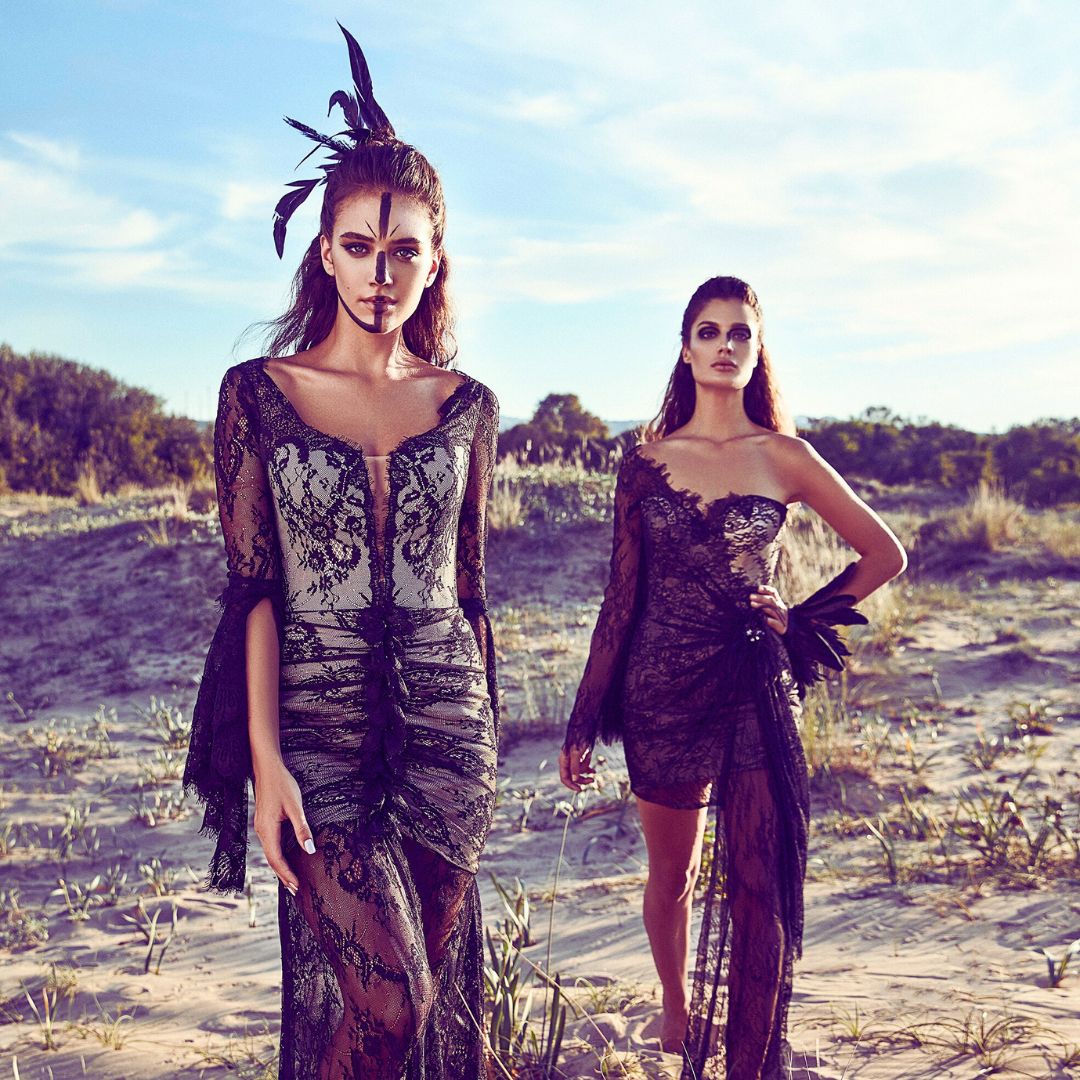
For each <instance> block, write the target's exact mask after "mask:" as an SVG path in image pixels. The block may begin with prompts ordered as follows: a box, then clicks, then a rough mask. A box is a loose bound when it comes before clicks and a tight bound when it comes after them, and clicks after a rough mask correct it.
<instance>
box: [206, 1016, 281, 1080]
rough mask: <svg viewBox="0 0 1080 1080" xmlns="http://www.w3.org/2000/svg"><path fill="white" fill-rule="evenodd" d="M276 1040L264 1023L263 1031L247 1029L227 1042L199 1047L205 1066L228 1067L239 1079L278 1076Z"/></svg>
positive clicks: (270, 1078)
mask: <svg viewBox="0 0 1080 1080" xmlns="http://www.w3.org/2000/svg"><path fill="white" fill-rule="evenodd" d="M275 1042H276V1040H275V1039H274V1038H273V1036H272V1035H271V1033H270V1030H269V1029H268V1028H267V1027H266V1026H265V1025H263V1027H262V1029H261V1031H259V1032H258V1033H254V1032H251V1031H245V1032H244V1034H243V1036H242V1037H241V1038H239V1039H229V1040H228V1041H227V1042H226V1043H225V1045H224V1046H221V1045H220V1044H219V1045H216V1046H215V1045H213V1044H210V1043H208V1044H207V1046H205V1047H203V1048H199V1049H196V1050H195V1053H196V1054H197V1055H198V1057H199V1060H200V1063H201V1065H202V1067H203V1068H204V1069H210V1068H215V1067H218V1068H225V1069H228V1070H229V1073H230V1074H231V1075H233V1076H235V1077H236V1080H275V1078H276V1077H277V1075H278V1055H277V1049H276V1047H275V1045H274V1044H275Z"/></svg>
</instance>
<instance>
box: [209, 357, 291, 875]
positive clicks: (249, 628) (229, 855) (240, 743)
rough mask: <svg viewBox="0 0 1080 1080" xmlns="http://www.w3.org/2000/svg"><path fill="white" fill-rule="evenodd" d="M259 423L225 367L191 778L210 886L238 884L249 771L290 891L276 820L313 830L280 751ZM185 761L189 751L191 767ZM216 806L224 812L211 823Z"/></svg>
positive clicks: (270, 524) (275, 599)
mask: <svg viewBox="0 0 1080 1080" xmlns="http://www.w3.org/2000/svg"><path fill="white" fill-rule="evenodd" d="M258 424H259V413H258V404H257V402H256V400H255V398H254V394H253V391H252V387H251V385H250V380H248V379H247V378H245V377H244V372H243V371H242V369H239V368H231V369H230V370H229V371H228V372H227V373H226V375H225V378H224V379H223V380H222V384H221V393H220V397H219V401H218V415H217V421H216V423H215V426H214V467H215V475H216V480H217V494H218V512H219V515H220V518H221V531H222V537H223V539H224V542H225V556H226V562H227V564H228V570H229V585H228V588H227V589H226V590H225V593H224V594H223V597H222V601H223V607H224V611H223V614H222V620H221V623H220V625H219V627H218V631H217V633H216V634H215V637H214V642H213V644H212V645H211V648H210V653H209V655H208V656H207V665H206V671H205V672H204V676H203V683H202V685H201V687H200V694H199V701H198V702H197V703H196V710H195V724H194V728H195V733H194V735H195V736H197V739H196V738H195V737H194V736H193V744H194V743H195V742H197V743H198V754H197V757H198V759H199V761H200V763H201V765H200V766H199V768H198V774H199V778H200V779H202V778H205V777H206V775H207V774H209V777H210V781H209V783H208V784H204V787H206V788H208V792H206V793H204V791H203V790H200V794H202V795H204V797H206V796H207V794H208V795H209V798H207V806H208V825H209V828H208V831H210V832H212V833H214V832H218V833H220V836H219V844H218V851H217V852H215V858H214V862H213V863H212V865H211V883H212V884H215V885H217V886H218V887H220V888H225V887H228V888H232V889H236V888H239V887H242V884H243V881H242V877H243V874H244V865H243V858H242V856H243V849H244V847H246V843H244V841H243V836H242V832H243V830H244V828H245V827H246V823H247V810H246V803H247V800H246V777H247V776H251V777H252V779H253V780H254V784H255V832H256V834H257V835H258V837H259V839H260V841H261V842H262V845H263V851H264V853H265V855H266V858H267V862H268V863H269V864H270V866H271V868H272V869H273V870H274V872H275V873H276V874H277V875H278V877H279V878H280V879H281V881H282V883H283V884H284V885H285V886H286V888H289V889H292V890H294V891H295V889H296V887H297V884H298V882H297V880H296V875H295V874H294V873H293V872H292V870H291V868H290V867H289V866H288V864H287V863H286V861H285V859H284V858H283V856H282V852H281V822H282V821H285V820H289V821H291V822H292V824H293V828H294V829H295V831H296V834H297V838H298V839H299V840H300V842H301V844H305V847H307V848H308V849H309V850H310V843H311V833H310V830H309V829H308V826H307V823H306V821H305V819H304V812H303V807H302V804H301V799H300V791H299V788H298V786H297V784H296V781H295V779H294V778H293V777H292V775H291V774H290V773H289V772H288V770H287V769H286V768H285V765H284V762H283V760H282V757H281V748H280V741H279V730H278V680H279V670H280V668H279V640H280V639H279V633H280V629H279V622H280V606H281V588H282V585H281V558H280V552H279V550H278V540H277V530H276V526H275V521H274V510H273V500H272V498H271V495H270V488H269V482H268V479H267V475H266V466H265V463H264V462H263V459H262V454H261V452H260V446H259V441H260V440H259V438H258ZM191 759H192V755H191V754H189V767H192V771H193V773H194V772H195V768H194V767H193V766H192V760H191ZM195 786H196V787H197V788H198V787H199V785H198V783H196V785H195ZM220 805H224V806H225V811H226V812H225V814H224V815H223V816H224V819H225V820H224V823H223V826H222V827H220V828H219V827H216V826H217V821H218V818H219V817H222V815H221V813H220V811H219V810H218V806H220ZM211 815H213V820H210V818H211ZM241 819H242V820H241ZM305 842H306V843H305Z"/></svg>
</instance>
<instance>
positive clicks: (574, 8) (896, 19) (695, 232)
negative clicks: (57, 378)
mask: <svg viewBox="0 0 1080 1080" xmlns="http://www.w3.org/2000/svg"><path fill="white" fill-rule="evenodd" d="M748 9H752V10H748ZM609 12H615V13H616V14H614V15H610V14H608V13H609ZM335 19H340V20H341V21H342V22H343V23H344V24H345V25H346V26H348V27H349V28H350V29H351V30H352V31H353V33H354V34H355V35H356V37H357V38H358V39H359V40H360V42H361V44H362V45H363V46H364V48H365V51H366V52H367V55H368V58H369V61H370V64H371V68H372V72H373V76H374V83H375V90H376V94H377V96H378V98H379V100H380V102H381V103H382V105H383V106H384V108H385V109H386V111H387V113H388V114H389V116H390V118H391V120H392V121H393V122H394V124H395V126H396V127H397V130H398V133H399V134H400V135H402V136H403V137H405V138H407V139H409V140H410V141H412V142H414V143H416V144H417V145H418V146H420V147H421V148H422V149H423V150H424V151H425V152H426V153H427V154H428V156H429V157H430V158H431V159H432V160H433V161H434V162H435V163H436V165H437V166H438V167H439V168H440V170H441V172H442V175H443V180H444V183H445V185H446V188H447V199H448V206H449V214H450V221H449V229H448V236H447V246H448V250H449V252H450V255H451V258H452V260H453V276H454V291H455V295H456V298H457V302H458V308H459V339H460V343H461V353H460V357H459V364H460V366H461V367H462V369H463V370H465V371H468V372H469V373H470V374H472V375H474V376H476V377H477V378H481V379H483V380H484V381H485V382H487V383H488V384H489V385H491V386H492V387H493V388H494V389H495V391H496V392H497V394H498V395H499V397H500V399H501V401H502V406H503V411H504V413H506V414H509V415H517V416H524V415H528V414H529V413H531V411H532V409H533V408H534V406H535V404H536V402H537V401H538V400H539V399H540V398H541V397H543V396H544V395H545V394H546V393H549V392H552V391H558V392H573V393H577V394H578V395H579V396H580V397H581V399H582V401H583V402H584V403H585V405H586V407H587V408H589V409H590V410H592V411H593V412H596V413H599V414H600V415H602V416H604V417H605V418H608V419H626V418H642V417H646V416H650V415H652V413H653V412H654V411H655V409H656V406H657V404H658V401H659V398H660V395H661V393H662V391H663V387H664V384H665V381H666V379H667V376H668V373H669V371H670V368H671V365H672V363H673V361H674V358H675V354H676V341H677V333H678V325H679V319H680V316H681V312H682V308H683V306H684V304H685V302H686V299H687V298H688V296H689V294H690V292H691V291H692V290H693V288H694V287H695V286H696V285H697V284H698V283H699V282H700V281H701V280H703V279H704V278H706V277H709V276H711V275H713V274H717V273H726V274H736V275H738V276H740V277H744V278H746V279H747V280H749V281H750V282H751V283H752V284H753V285H754V286H755V288H756V289H757V290H758V292H759V294H760V296H761V298H762V302H763V304H764V308H765V314H766V320H767V339H768V341H769V343H770V348H771V350H772V353H773V356H774V359H775V362H776V366H777V369H778V371H779V374H780V377H781V379H782V384H783V387H784V391H785V394H786V396H787V398H788V401H789V404H790V405H791V407H792V409H793V411H794V412H796V413H798V414H800V415H811V416H815V415H835V416H848V415H851V414H853V413H856V412H859V411H861V410H862V409H864V408H866V407H867V406H870V405H887V406H889V407H891V408H893V409H895V410H896V411H898V412H900V413H901V414H904V415H907V416H911V417H917V416H927V417H931V418H934V419H939V420H943V421H946V422H951V423H957V424H961V425H964V426H967V427H972V428H976V429H979V430H990V429H994V428H996V429H999V430H1000V429H1004V428H1006V427H1008V426H1009V425H1010V424H1013V423H1021V422H1025V421H1029V420H1032V419H1034V418H1036V417H1039V416H1048V415H1052V416H1067V415H1068V416H1071V415H1075V414H1077V413H1080V380H1078V376H1077V371H1078V369H1080V364H1078V359H1080V356H1078V353H1080V348H1078V346H1080V302H1078V298H1077V293H1078V291H1080V290H1078V287H1077V286H1078V284H1080V282H1078V276H1080V275H1078V271H1077V269H1076V267H1077V265H1078V264H1080V259H1078V257H1077V253H1078V252H1080V185H1078V183H1077V177H1078V176H1080V123H1078V121H1080V115H1078V114H1080V107H1078V106H1080V94H1078V88H1077V75H1076V70H1077V64H1076V57H1077V55H1080V14H1078V12H1077V8H1076V5H1075V2H1074V0H1059V2H1058V0H1054V2H1040V0H1023V2H1019V0H1018V2H1008V0H981V2H978V3H972V2H967V0H952V2H950V3H948V4H942V3H940V0H938V2H923V0H914V2H905V3H898V2H891V0H889V2H883V3H875V4H873V5H870V4H854V3H830V2H827V0H826V2H822V0H777V2H769V0H765V2H763V3H761V4H757V5H747V4H739V5H725V4H721V3H716V0H706V2H700V3H699V2H688V3H673V4H667V5H658V4H656V3H642V2H638V0H628V2H624V3H622V4H620V5H617V6H615V5H609V4H600V3H588V2H585V0H576V2H566V0H544V2H542V3H537V2H533V0H519V2H516V3H514V4H506V3H496V2H490V3H489V2H487V0H483V2H479V0H476V2H474V0H459V2H457V3H426V4H414V3H395V4H386V3H385V2H382V3H367V2H362V3H357V2H349V3H346V2H336V3H332V2H329V0H295V2H288V0H263V2H260V3H250V2H234V3H232V4H221V3H214V4H210V3H203V2H179V0H177V2H174V0H159V2H152V0H81V2H77V3H76V2H69V0H35V2H34V3H23V4H14V3H12V4H4V5H2V6H0V40H2V41H3V49H2V53H0V101H2V102H3V107H2V111H0V341H7V342H9V343H10V344H11V345H13V346H14V347H15V348H16V349H18V350H20V351H28V350H31V349H37V350H41V351H48V352H56V353H60V354H62V355H64V356H68V357H71V358H72V359H76V360H80V361H83V362H85V363H89V364H93V365H95V366H99V367H104V368H107V369H108V370H110V371H112V372H113V373H115V374H116V375H118V376H120V377H121V378H123V379H126V380H128V381H131V382H134V383H137V384H139V385H142V386H146V387H148V388H149V389H151V390H153V391H154V392H156V393H158V394H160V395H161V396H162V397H163V398H164V399H165V401H166V405H167V406H168V407H169V408H170V409H173V410H175V411H177V412H184V413H187V414H189V415H193V416H196V417H199V418H206V417H208V416H210V415H211V414H212V410H213V402H214V395H215V391H216V386H217V383H218V381H219V380H220V375H221V372H222V371H223V370H224V368H225V367H226V366H228V364H229V363H231V362H233V361H234V360H236V359H243V358H244V357H246V356H247V355H250V354H253V353H254V352H257V351H258V347H257V345H258V341H257V339H255V340H253V341H251V342H249V343H248V344H246V345H243V344H242V345H241V346H240V347H239V348H238V349H234V346H235V343H236V339H237V337H238V335H239V334H240V333H241V331H243V330H244V329H245V327H247V326H248V325H249V324H251V323H253V322H256V321H257V320H260V319H265V318H269V317H272V316H274V315H276V314H277V313H278V312H279V311H280V309H281V306H282V303H283V300H284V297H285V293H286V290H287V287H288V283H289V280H290V277H291V274H292V271H293V269H294V267H295V264H296V262H297V261H298V259H299V257H300V254H301V251H302V249H303V245H304V243H305V242H306V240H307V239H308V238H309V237H310V236H311V235H313V233H314V230H315V219H316V207H315V206H314V205H310V206H306V207H304V208H303V209H302V210H301V211H300V212H299V213H298V214H297V215H296V216H295V217H294V219H293V222H292V224H291V225H290V230H289V242H288V244H287V247H286V251H285V260H284V262H283V263H279V262H278V260H277V258H276V256H275V254H274V249H273V242H272V238H271V225H270V214H271V210H272V208H273V205H274V203H275V202H276V201H277V198H278V197H279V195H280V194H281V193H282V192H283V190H284V185H285V183H286V182H287V181H289V180H291V179H294V178H296V177H297V176H306V175H309V173H308V172H307V171H306V170H301V171H300V172H299V173H294V172H293V171H292V170H293V166H294V165H295V164H296V162H297V161H298V160H299V158H300V157H301V156H302V155H303V154H304V153H306V149H307V148H306V145H305V141H304V140H303V138H302V137H301V136H300V135H298V134H297V133H295V132H293V131H291V130H290V129H288V128H287V127H286V126H285V125H284V124H283V123H282V122H281V117H282V115H284V114H288V115H290V116H295V117H297V118H299V119H302V120H304V121H306V122H309V123H312V124H314V125H315V126H321V125H322V126H321V129H322V130H332V128H327V127H326V126H324V125H325V124H326V123H328V122H326V121H324V120H323V118H324V117H325V111H326V101H327V100H328V98H329V96H330V93H331V92H332V91H333V90H336V89H338V88H345V87H347V86H348V85H349V76H348V61H347V55H346V51H345V48H344V44H343V42H342V40H341V37H340V34H339V32H338V30H337V27H336V26H335V24H334V20H335ZM335 115H337V114H335ZM329 123H331V124H332V122H329ZM314 201H315V200H314V199H313V200H311V202H312V203H314Z"/></svg>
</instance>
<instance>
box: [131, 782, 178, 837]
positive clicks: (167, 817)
mask: <svg viewBox="0 0 1080 1080" xmlns="http://www.w3.org/2000/svg"><path fill="white" fill-rule="evenodd" d="M128 809H129V810H130V811H131V820H132V821H138V822H141V823H142V824H143V825H145V826H146V827H147V828H148V829H154V828H156V827H157V826H158V825H161V824H163V823H164V822H166V821H175V820H176V818H179V817H183V815H184V813H185V812H186V811H187V793H186V792H185V791H183V790H181V789H178V790H176V791H155V792H154V793H153V794H152V795H150V796H147V795H146V793H145V792H140V793H139V799H138V801H137V802H133V803H129V804H128Z"/></svg>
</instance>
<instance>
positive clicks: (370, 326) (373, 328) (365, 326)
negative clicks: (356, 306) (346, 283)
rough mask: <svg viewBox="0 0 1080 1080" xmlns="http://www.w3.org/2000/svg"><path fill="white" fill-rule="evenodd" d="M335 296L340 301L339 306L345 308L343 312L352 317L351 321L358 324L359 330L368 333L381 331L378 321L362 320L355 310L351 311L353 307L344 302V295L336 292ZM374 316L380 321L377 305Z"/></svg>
mask: <svg viewBox="0 0 1080 1080" xmlns="http://www.w3.org/2000/svg"><path fill="white" fill-rule="evenodd" d="M337 298H338V300H339V301H340V302H341V306H342V307H343V308H344V309H345V314H346V315H348V316H349V318H350V319H352V321H353V322H354V323H356V325H357V326H359V327H360V329H361V330H366V331H367V332H368V333H369V334H378V333H380V332H381V328H380V326H379V322H374V323H366V322H364V320H363V319H361V318H360V316H359V315H357V314H356V312H355V311H353V309H352V308H351V307H349V305H348V304H346V303H345V297H344V296H342V295H341V293H340V292H339V293H338V294H337ZM375 318H376V320H379V321H381V314H380V311H379V308H378V307H376V309H375Z"/></svg>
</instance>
